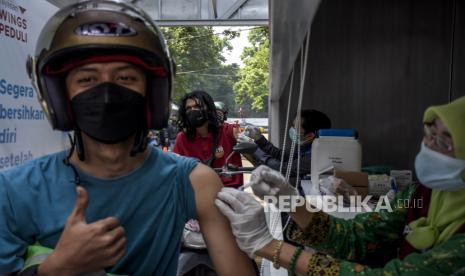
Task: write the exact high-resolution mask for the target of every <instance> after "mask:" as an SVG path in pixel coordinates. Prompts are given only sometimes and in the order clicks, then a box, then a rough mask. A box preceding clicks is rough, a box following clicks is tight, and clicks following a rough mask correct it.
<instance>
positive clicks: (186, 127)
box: [178, 90, 220, 139]
mask: <svg viewBox="0 0 465 276" xmlns="http://www.w3.org/2000/svg"><path fill="white" fill-rule="evenodd" d="M188 99H191V100H194V101H195V102H196V103H197V104H198V105H199V106H200V109H201V110H202V112H203V115H204V116H205V117H207V120H208V130H209V131H211V132H212V133H213V134H214V135H218V129H219V126H220V122H219V120H218V115H217V114H216V107H215V103H214V102H213V99H212V97H211V96H210V94H208V93H207V92H205V91H202V90H194V91H192V92H190V93H187V94H186V95H184V97H182V99H181V102H180V103H179V111H178V118H179V120H178V127H179V130H180V131H184V132H185V133H186V135H187V137H188V138H190V139H192V138H194V137H195V132H196V129H195V127H193V126H191V125H190V124H189V121H188V120H187V114H186V113H187V112H186V102H187V100H188Z"/></svg>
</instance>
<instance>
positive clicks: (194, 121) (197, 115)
mask: <svg viewBox="0 0 465 276" xmlns="http://www.w3.org/2000/svg"><path fill="white" fill-rule="evenodd" d="M186 116H187V121H189V124H190V125H191V126H192V127H194V128H198V127H201V126H202V125H203V124H205V122H206V121H207V117H205V116H204V115H203V112H202V110H197V109H193V110H189V111H188V112H187V114H186Z"/></svg>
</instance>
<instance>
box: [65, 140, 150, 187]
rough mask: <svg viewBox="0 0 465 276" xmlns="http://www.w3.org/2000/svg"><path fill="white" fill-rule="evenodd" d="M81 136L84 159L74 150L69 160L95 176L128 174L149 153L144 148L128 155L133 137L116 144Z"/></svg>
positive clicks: (132, 143) (105, 176)
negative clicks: (139, 151) (80, 158)
mask: <svg viewBox="0 0 465 276" xmlns="http://www.w3.org/2000/svg"><path fill="white" fill-rule="evenodd" d="M82 136H83V137H82V139H83V143H84V152H85V160H84V161H81V160H79V158H78V156H77V153H76V152H74V153H73V155H72V157H71V162H72V163H73V164H74V165H76V166H77V167H79V169H80V170H82V171H84V172H85V173H87V174H89V175H92V176H95V177H97V178H115V177H118V176H122V175H125V174H128V173H129V172H131V171H133V170H134V169H136V168H137V167H138V166H140V165H141V164H142V163H143V162H144V160H145V158H146V156H147V155H148V154H149V151H148V150H145V151H144V152H141V153H138V154H136V155H135V156H130V152H131V149H132V147H133V145H134V138H131V139H129V140H127V141H124V142H121V143H117V144H103V143H100V142H98V141H96V140H94V139H92V138H90V137H88V136H86V135H85V134H84V133H83V134H82Z"/></svg>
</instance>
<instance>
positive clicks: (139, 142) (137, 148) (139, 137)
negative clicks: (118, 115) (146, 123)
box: [130, 127, 149, 156]
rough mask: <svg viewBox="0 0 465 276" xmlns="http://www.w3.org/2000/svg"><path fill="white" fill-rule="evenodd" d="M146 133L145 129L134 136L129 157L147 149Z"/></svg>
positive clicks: (147, 131)
mask: <svg viewBox="0 0 465 276" xmlns="http://www.w3.org/2000/svg"><path fill="white" fill-rule="evenodd" d="M148 133H149V130H148V129H147V128H146V127H144V128H142V129H141V130H139V131H137V132H136V136H135V137H134V146H133V147H132V149H131V153H130V156H134V155H136V154H137V153H139V152H143V151H144V150H145V149H146V148H147V141H148V140H147V135H148Z"/></svg>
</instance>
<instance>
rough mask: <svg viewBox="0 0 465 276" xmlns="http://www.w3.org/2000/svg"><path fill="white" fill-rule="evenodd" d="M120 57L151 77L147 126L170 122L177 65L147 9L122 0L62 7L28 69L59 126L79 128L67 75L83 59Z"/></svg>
mask: <svg viewBox="0 0 465 276" xmlns="http://www.w3.org/2000/svg"><path fill="white" fill-rule="evenodd" d="M112 59H118V60H122V61H126V60H127V61H129V62H132V63H135V64H136V65H139V66H140V67H141V68H142V69H143V70H144V71H145V73H146V75H147V86H146V87H147V91H146V97H147V106H146V114H147V128H148V129H160V128H164V127H166V125H167V121H168V118H169V115H170V108H171V90H172V89H173V78H174V63H173V62H172V59H171V57H170V54H169V51H168V48H167V46H166V44H165V40H164V38H163V35H162V33H161V32H160V30H159V29H158V27H157V26H156V25H155V24H154V23H153V21H152V19H151V18H150V17H149V16H148V15H147V14H145V12H143V11H142V10H140V9H139V8H137V7H136V6H134V5H133V4H130V3H128V2H126V1H123V0H112V1H111V0H87V1H81V2H79V3H77V4H74V5H70V6H67V7H65V8H63V9H61V10H59V11H58V12H57V13H56V14H55V15H53V16H52V17H51V18H50V19H49V21H48V22H47V23H46V24H45V26H44V28H43V29H42V32H41V34H40V36H39V39H38V42H37V46H36V51H35V55H34V57H29V59H28V62H27V70H28V74H29V77H30V78H31V80H32V83H33V86H34V87H35V88H36V90H37V92H38V99H39V102H40V104H41V106H42V108H43V110H44V112H45V114H46V116H47V117H48V119H49V120H50V123H51V124H52V127H53V128H54V129H58V130H62V131H69V130H72V129H73V128H74V126H75V123H74V119H73V116H72V112H71V108H70V100H69V99H68V96H67V91H66V86H65V78H66V74H67V73H68V72H69V70H70V69H72V68H73V67H75V66H79V65H80V64H82V63H83V62H84V61H86V62H89V60H91V61H95V62H102V61H106V60H112Z"/></svg>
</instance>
